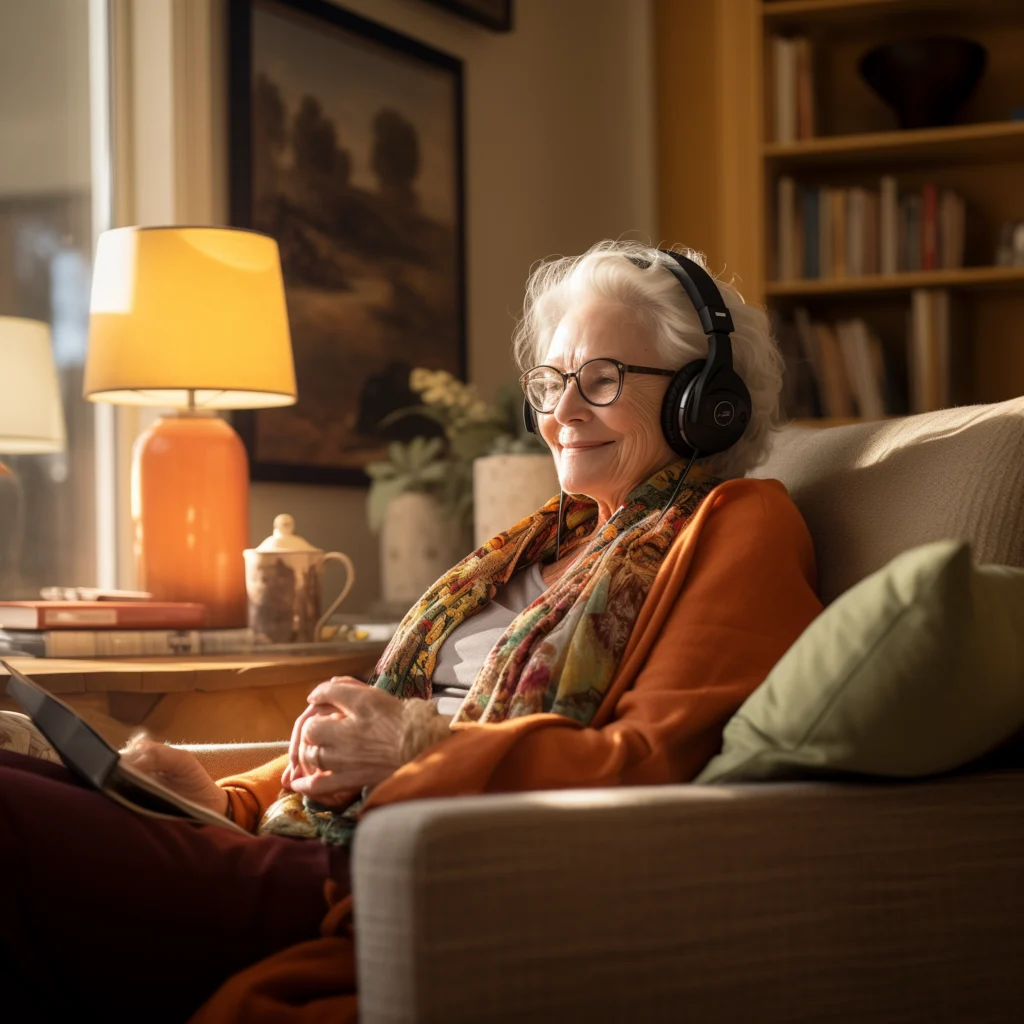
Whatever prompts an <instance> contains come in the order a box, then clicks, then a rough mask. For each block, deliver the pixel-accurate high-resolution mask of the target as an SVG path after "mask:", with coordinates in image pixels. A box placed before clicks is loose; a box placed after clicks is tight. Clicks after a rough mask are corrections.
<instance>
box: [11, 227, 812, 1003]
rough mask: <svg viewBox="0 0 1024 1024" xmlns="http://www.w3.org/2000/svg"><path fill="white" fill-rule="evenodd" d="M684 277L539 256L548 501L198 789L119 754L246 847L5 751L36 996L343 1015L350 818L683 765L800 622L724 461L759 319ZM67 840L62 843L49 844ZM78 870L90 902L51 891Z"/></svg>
mask: <svg viewBox="0 0 1024 1024" xmlns="http://www.w3.org/2000/svg"><path fill="white" fill-rule="evenodd" d="M690 258H691V259H694V260H698V261H699V259H700V258H699V257H698V256H696V255H694V254H690ZM680 265H682V266H683V269H684V270H685V269H686V266H687V265H689V266H690V268H691V274H690V275H687V274H685V273H684V274H683V275H679V274H678V273H677V272H676V271H675V269H674V268H675V267H677V266H680ZM701 268H702V264H698V265H697V266H696V267H693V265H692V264H687V263H686V261H685V259H684V260H683V261H681V262H680V261H678V260H677V259H676V258H675V257H673V256H672V255H671V254H669V253H666V252H662V251H659V250H655V249H650V248H647V247H644V246H641V245H638V244H634V243H624V242H602V243H600V244H598V245H595V246H594V247H593V248H591V249H590V250H589V251H588V252H587V253H585V254H584V255H582V256H580V257H578V258H573V259H557V260H554V261H551V262H548V263H545V264H542V265H540V266H538V267H536V268H535V269H534V271H533V273H532V274H531V277H530V279H529V282H528V285H527V297H526V304H525V311H524V316H523V318H522V320H521V322H520V324H519V326H518V328H517V332H516V338H515V353H516V356H517V359H518V361H519V363H520V365H521V367H522V368H523V370H524V374H523V378H522V380H523V387H524V392H525V397H526V403H527V408H526V409H525V413H526V416H527V420H528V422H529V423H530V425H531V426H532V428H533V429H536V430H537V431H538V432H539V434H540V436H541V437H542V438H543V439H544V441H545V442H546V443H547V445H548V446H549V448H550V449H551V452H552V456H553V458H554V460H555V464H556V467H557V470H558V477H559V481H560V484H561V488H562V494H561V495H559V496H556V497H555V498H553V499H552V500H551V501H550V502H548V503H547V504H546V505H545V506H544V507H543V508H541V509H539V510H538V511H537V512H535V513H534V514H533V515H531V516H529V517H528V518H526V519H524V520H523V521H521V522H519V523H516V524H515V525H514V526H512V527H511V528H510V529H509V530H508V532H506V533H503V534H501V535H499V536H498V537H495V538H494V539H493V540H491V541H489V542H488V543H486V544H484V545H483V546H482V547H481V548H479V549H477V550H476V551H474V552H472V553H471V554H470V555H468V556H467V557H466V558H465V559H463V560H462V561H461V562H460V563H459V564H458V565H456V566H455V567H454V568H453V569H452V570H450V571H449V572H448V573H447V574H446V575H445V576H443V577H442V578H441V579H440V580H438V581H437V583H436V584H434V586H433V587H431V589H430V590H429V591H428V592H427V593H426V594H424V596H423V597H422V598H421V599H420V601H419V602H418V603H417V605H416V606H415V607H414V608H413V609H411V610H410V612H409V613H408V614H407V615H406V617H405V619H404V620H403V622H402V623H401V626H400V627H399V629H398V631H397V633H396V635H395V637H394V639H393V640H392V642H391V644H390V645H389V647H388V649H387V650H386V651H385V653H384V655H383V656H382V658H381V660H380V662H379V664H378V666H377V670H376V673H375V675H374V676H373V678H372V679H371V680H370V683H371V685H369V686H367V685H366V684H364V683H361V682H360V681H358V680H355V679H349V678H345V679H332V680H331V681H329V682H326V683H323V684H321V685H320V686H318V687H317V688H316V689H314V690H313V692H312V693H311V694H310V696H309V707H308V708H307V710H306V711H305V712H304V713H303V714H302V715H301V716H300V718H299V719H298V721H297V722H296V723H295V727H294V730H293V732H292V736H291V745H290V751H289V753H288V755H286V756H285V757H284V758H282V759H280V760H278V761H274V762H272V763H271V764H268V765H266V766H264V767H263V768H261V769H258V770H256V771H253V772H251V773H249V774H247V775H241V776H237V777H233V778H229V779H222V780H220V781H219V782H217V783H214V782H213V781H212V780H210V779H209V777H208V776H207V775H206V773H205V772H204V771H203V769H202V768H201V767H200V766H199V765H198V763H197V762H195V761H194V759H192V758H191V756H190V755H188V754H187V753H185V752H182V751H179V750H175V749H173V748H169V747H164V746H162V745H158V744H155V743H151V742H148V741H138V742H135V743H133V744H132V745H130V747H129V749H128V750H127V752H126V754H125V756H126V757H129V758H130V759H132V760H133V761H134V763H135V764H136V765H137V766H138V767H140V768H142V769H143V770H148V771H152V772H154V773H157V774H159V775H160V777H161V778H162V779H163V780H164V781H165V782H166V783H168V784H170V785H172V786H173V787H175V788H177V789H178V790H179V791H180V792H182V793H183V794H185V795H187V796H189V797H191V798H192V799H193V800H197V801H200V802H202V803H204V804H205V805H207V806H209V807H211V808H213V809H215V810H217V811H218V812H221V813H223V814H225V815H227V816H228V817H229V818H231V819H233V820H234V821H235V822H236V823H238V824H241V825H242V826H243V827H244V828H246V829H247V830H249V831H252V832H259V833H261V834H262V836H261V838H251V839H250V838H246V837H244V836H237V835H235V834H232V833H230V832H228V831H227V830H221V829H217V828H215V827H213V826H207V827H203V828H190V827H186V826H181V825H178V824H171V823H165V822H153V821H149V820H146V819H142V818H139V817H136V816H133V815H131V814H129V813H128V812H125V811H123V810H122V809H120V808H119V807H117V806H116V805H113V804H111V803H109V802H107V801H105V800H103V798H102V797H99V796H97V795H96V794H93V793H90V792H87V791H85V790H82V789H76V788H73V787H72V786H71V785H69V784H68V780H67V777H66V776H65V775H64V774H63V773H62V770H61V769H60V768H59V767H57V766H52V765H42V764H40V762H38V761H30V760H29V759H27V758H16V757H14V756H13V755H5V758H6V759H5V760H4V761H3V767H0V775H2V776H3V778H2V779H0V792H2V797H0V822H6V824H4V825H3V826H2V827H3V828H5V829H6V830H7V833H8V836H7V839H8V841H7V842H5V843H3V845H2V847H0V848H2V849H3V850H4V854H3V856H4V866H5V868H6V870H5V877H6V878H7V879H8V880H9V882H10V881H11V880H12V879H20V878H27V879H28V881H27V883H26V884H27V886H28V888H27V889H25V890H24V891H25V892H30V893H31V898H30V900H29V899H24V900H22V903H21V906H22V911H21V918H20V919H19V918H18V916H17V915H14V918H15V919H14V921H13V923H12V922H11V919H10V915H8V919H7V921H6V922H5V924H4V926H3V928H4V929H5V930H4V934H5V936H7V947H8V948H7V950H6V952H5V954H4V956H5V958H6V959H7V961H8V963H9V964H10V963H14V964H16V965H18V968H19V970H20V971H21V972H22V973H21V975H20V976H21V977H23V978H27V979H29V981H28V983H26V984H24V985H23V988H24V991H25V992H29V993H30V994H31V998H32V1000H33V1003H32V1005H33V1008H34V1009H36V1010H38V1009H39V1007H40V1006H41V1005H43V996H42V994H41V992H40V990H39V989H38V988H37V989H36V990H35V991H34V992H33V991H31V990H32V980H33V979H34V980H35V982H36V985H37V986H41V985H42V984H43V983H44V980H45V979H52V980H57V981H59V984H58V985H54V984H52V980H51V982H50V983H49V985H48V989H47V992H48V997H49V998H50V1001H51V1003H52V1007H51V1010H52V1012H53V1013H56V1012H59V1010H60V1009H61V1008H62V1007H63V1006H64V1004H63V1003H61V998H63V995H64V994H66V995H67V996H68V999H69V1001H70V1003H71V1004H73V1005H76V1006H79V1007H85V1006H94V1007H97V1008H98V1009H99V1010H101V1011H102V1012H103V1013H104V1016H105V1017H106V1019H113V1018H114V1017H116V1016H117V1013H116V1012H112V1010H111V1005H112V1004H111V1000H117V999H121V998H124V996H125V994H126V993H128V992H134V993H137V992H138V991H139V990H140V989H145V988H147V987H150V986H153V985H155V984H158V982H157V981H156V980H155V979H159V978H161V977H162V976H163V975H164V973H165V972H167V971H169V970H170V971H173V973H174V979H175V981H174V991H173V993H170V992H165V993H162V994H161V996H160V998H159V1006H155V1007H149V1008H148V1009H147V1010H146V1011H143V1012H144V1014H145V1016H146V1017H147V1018H149V1019H183V1018H185V1017H187V1016H188V1015H189V1014H193V1013H195V1014H196V1016H195V1019H196V1020H199V1021H222V1020H229V1019H231V1020H234V1019H237V1020H245V1021H259V1020H263V1019H267V1020H270V1019H273V1020H275V1021H277V1020H291V1019H294V1020H312V1019H316V1020H319V1019H321V1017H322V1019H325V1020H326V1019H328V1017H329V1018H330V1019H331V1020H333V1021H338V1020H343V1019H355V1013H356V1009H355V1007H356V1001H355V991H354V957H353V946H352V942H353V938H352V932H351V924H350V909H351V897H350V896H349V894H348V893H349V887H348V876H347V853H346V845H345V844H346V843H347V842H348V840H349V838H350V837H351V834H352V831H353V828H354V827H355V826H356V824H357V822H358V820H359V819H360V818H361V817H362V816H364V815H366V814H367V813H372V812H373V810H374V809H375V808H377V807H381V806H385V805H387V804H394V803H397V802H400V801H404V800H414V799H419V798H423V797H442V796H457V795H462V794H481V793H501V792H514V791H523V790H534V789H554V788H564V787H577V786H616V785H641V784H652V783H673V782H675V783H678V782H685V781H687V780H689V779H692V778H693V777H694V776H695V775H696V774H697V773H698V772H699V771H700V769H701V767H702V766H703V765H704V764H705V763H706V762H707V761H708V759H709V758H710V757H712V756H713V755H714V754H715V753H716V751H717V750H718V748H719V746H720V743H721V735H722V729H723V726H724V725H725V723H726V722H727V720H728V719H729V717H730V716H731V715H732V714H733V713H734V712H735V711H736V709H737V708H738V707H739V706H740V704H742V702H743V701H744V700H745V699H746V697H747V696H748V695H749V694H750V693H751V692H752V691H753V689H754V688H755V687H756V686H757V685H758V684H759V683H760V682H761V681H762V680H763V679H764V678H765V676H766V675H767V674H768V672H769V670H770V669H771V668H772V666H773V665H774V664H775V662H776V661H777V660H778V659H779V658H780V656H781V655H782V654H783V652H784V651H785V650H786V649H787V648H788V647H789V646H790V644H792V643H793V641H794V640H795V639H796V638H797V636H799V634H800V633H801V632H802V630H803V629H804V628H805V627H806V626H807V625H808V623H809V622H810V621H811V620H812V619H813V618H814V617H815V616H816V615H817V614H818V612H819V611H820V610H821V605H820V603H819V601H818V598H817V596H816V594H815V583H816V580H815V566H814V553H813V549H812V545H811V539H810V536H809V534H808V531H807V528H806V526H805V524H804V522H803V520H802V519H801V517H800V514H799V513H798V511H797V509H796V508H795V506H794V505H793V503H792V502H791V500H790V498H789V496H788V495H787V493H786V491H785V489H784V487H783V486H782V485H781V484H780V483H779V482H778V481H774V480H757V479H746V478H744V474H745V473H746V472H747V471H748V470H749V469H751V468H753V467H754V466H756V465H758V464H759V463H760V462H762V461H763V460H764V458H765V456H766V454H767V452H768V449H769V446H770V443H771V437H772V431H773V428H774V417H775V415H776V410H777V405H778V397H779V392H780V388H781V375H782V363H781V359H780V356H779V353H778V350H777V348H776V346H775V343H774V341H773V340H772V338H771V336H770V332H769V326H768V321H767V319H766V317H765V314H764V313H763V312H762V311H761V310H760V309H758V308H756V307H753V306H749V305H746V304H745V303H744V302H743V300H742V298H741V297H740V295H739V294H738V293H737V292H736V291H735V290H734V289H732V288H730V287H729V286H727V285H719V289H720V292H721V295H722V296H723V297H724V302H725V307H727V309H726V308H725V307H722V308H719V307H718V306H717V305H716V303H717V301H718V299H717V293H714V286H713V285H712V284H711V281H710V278H708V277H707V276H706V275H705V274H704V273H703V271H702V269H701ZM709 287H710V291H709V290H708V288H709ZM712 293H714V294H713V295H712ZM709 296H710V298H709ZM716 310H717V311H716ZM716 316H717V317H722V318H723V319H722V321H721V322H719V321H715V319H714V318H715V317H716ZM730 316H731V323H730V322H728V321H729V320H730ZM730 330H731V338H730V333H729V332H730ZM709 339H710V341H709ZM730 341H731V344H730ZM705 359H709V360H710V363H711V366H710V367H708V369H709V371H710V370H714V373H713V374H711V373H708V374H701V373H700V371H701V370H703V369H705V362H704V360H705ZM719 370H721V374H719ZM680 371H681V372H680ZM737 375H738V377H737ZM698 406H699V410H698ZM684 407H685V408H686V409H687V410H689V411H690V412H694V411H695V410H696V411H699V415H698V416H697V417H696V418H695V419H694V418H692V417H691V419H689V420H688V419H687V418H686V416H681V415H680V409H682V408H684ZM441 691H443V692H445V693H446V694H448V695H452V694H458V695H459V697H460V703H459V705H458V711H457V712H456V713H455V714H454V715H453V716H452V717H447V716H443V715H440V714H438V713H437V709H436V706H435V704H434V703H433V701H432V700H431V698H432V696H434V695H436V693H438V692H441ZM12 782H16V783H18V784H19V786H18V787H17V792H18V793H19V794H20V795H19V797H18V798H17V799H12V798H11V797H10V796H9V793H11V792H12V786H11V785H9V783H12ZM40 805H46V806H47V811H46V813H45V815H44V816H42V817H33V815H32V812H33V810H35V812H38V810H39V808H40ZM44 822H45V824H43V823H44ZM58 828H59V829H60V834H62V835H64V836H68V837H71V838H73V843H72V844H70V847H71V848H70V849H69V850H66V849H65V847H64V845H63V844H62V843H59V842H57V843H55V842H48V843H44V842H43V841H42V840H43V839H44V838H46V837H47V836H50V837H53V836H55V835H57V834H58V833H57V832H55V831H50V830H53V829H58ZM104 832H105V833H106V834H107V835H108V836H109V837H110V838H107V839H105V840H102V841H100V840H97V838H96V836H97V833H100V834H102V833H104ZM274 833H280V834H284V835H292V836H295V835H308V836H313V835H316V836H319V837H320V838H321V839H323V840H324V842H323V843H308V842H295V841H294V840H293V839H283V838H280V837H278V838H274V837H273V835H274ZM12 835H13V836H14V837H16V839H17V845H13V844H12V843H11V841H10V837H11V836H12ZM15 850H18V851H20V852H14V851H15ZM27 851H32V853H31V856H30V854H29V853H28V852H27ZM97 879H99V880H100V882H99V883H97V884H96V886H95V895H94V896H92V897H89V898H86V897H84V896H78V897H77V898H75V899H72V898H70V897H69V893H68V889H69V888H70V889H72V890H78V889H81V888H82V887H84V886H87V885H90V884H91V883H94V882H96V880H97ZM328 904H329V905H330V906H329V908H328ZM73 905H75V906H76V910H75V914H74V915H73V916H74V921H72V920H70V917H69V915H68V913H67V911H68V910H69V909H71V907H72V906H73ZM111 908H116V916H115V917H113V918H112V916H111ZM325 913H326V916H325ZM40 921H42V922H43V923H42V925H40ZM57 921H59V922H60V927H57V924H56V922H57ZM86 922H95V924H94V925H93V928H94V931H96V933H97V937H95V938H93V939H92V940H91V942H92V944H93V945H92V946H87V945H86V944H83V943H82V942H81V936H82V935H83V934H84V933H85V932H86V931H87V929H88V927H89V925H88V924H87V923H86ZM69 930H70V934H71V936H72V937H74V936H78V937H79V938H78V939H77V941H76V940H75V939H74V938H68V937H67V935H66V934H65V933H67V932H68V931H69ZM104 930H106V931H107V932H113V933H114V934H113V935H109V934H108V935H107V936H104V935H103V932H104ZM126 933H133V934H134V933H137V935H138V942H137V943H136V944H135V946H134V947H133V945H132V942H131V938H132V934H128V935H127V937H128V938H129V942H127V943H126V942H125V941H124V940H125V937H126ZM111 943H113V944H114V945H115V947H116V948H113V949H112V948H111V945H110V944H111ZM96 945H98V946H99V948H100V951H101V953H102V955H97V956H93V955H91V954H90V952H89V949H90V948H94V947H95V946H96ZM125 947H131V948H125ZM26 998H29V997H28V996H26ZM204 1000H206V1002H205V1003H204ZM201 1004H203V1005H202V1007H201V1008H200V1006H201ZM114 1005H115V1006H116V1005H122V1004H117V1003H115V1004H114ZM135 1009H137V1007H135ZM197 1011H198V1012H197Z"/></svg>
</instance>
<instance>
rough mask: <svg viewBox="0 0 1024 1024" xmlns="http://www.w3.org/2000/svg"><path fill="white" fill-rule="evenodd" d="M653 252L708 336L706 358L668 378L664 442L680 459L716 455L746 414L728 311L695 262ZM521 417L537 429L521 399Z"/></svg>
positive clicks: (736, 435) (640, 263)
mask: <svg viewBox="0 0 1024 1024" xmlns="http://www.w3.org/2000/svg"><path fill="white" fill-rule="evenodd" d="M658 252H660V253H663V254H664V255H666V256H669V257H671V259H672V260H673V262H672V263H671V264H663V265H664V267H665V269H666V270H667V271H669V272H670V273H671V274H672V275H673V276H674V277H675V279H676V280H677V281H678V282H679V283H680V284H681V285H682V286H683V289H684V290H685V291H686V294H687V295H688V296H689V298H690V301H691V302H692V303H693V308H694V309H695V310H696V311H697V316H699V317H700V323H701V327H703V328H704V333H705V334H706V335H707V338H708V357H707V359H695V360H694V361H693V362H691V363H687V364H686V365H685V366H684V367H682V368H681V369H679V370H677V371H676V373H675V375H674V376H673V377H672V380H671V381H670V383H669V386H668V390H667V391H666V392H665V399H664V401H663V402H662V405H661V430H662V433H663V434H664V435H665V440H666V441H667V442H668V444H669V447H670V448H671V449H672V450H673V451H674V452H676V454H678V455H681V456H682V457H684V458H690V459H691V460H692V459H693V458H695V457H696V456H698V455H701V456H704V455H717V454H718V453H719V452H724V451H725V450H726V448H731V447H732V446H733V445H734V444H735V443H736V442H737V441H738V440H739V439H740V438H741V437H742V436H743V432H744V431H745V430H746V429H747V424H748V423H749V422H750V413H751V405H750V392H749V391H748V390H747V386H746V384H744V383H743V380H742V379H741V378H740V376H739V374H737V373H736V371H735V370H734V369H733V368H732V341H731V340H730V338H729V335H730V334H731V333H732V331H733V325H732V315H731V314H730V313H729V309H728V307H727V306H726V304H725V300H724V299H723V298H722V293H721V292H720V291H719V290H718V287H717V286H716V285H715V282H714V279H713V278H712V277H711V275H710V274H709V273H708V272H707V271H706V270H705V269H704V268H703V267H702V266H701V265H700V264H699V263H694V261H693V260H691V259H688V258H687V257H686V256H681V255H680V254H679V253H677V252H671V251H669V250H668V249H659V250H658ZM626 259H628V260H629V261H630V262H631V263H632V264H634V265H635V266H637V267H640V268H641V269H642V270H646V269H647V267H649V266H650V265H651V264H650V263H649V262H648V261H647V260H643V259H639V258H636V257H633V256H627V257H626ZM523 422H524V424H525V425H526V429H527V430H528V431H529V432H530V433H531V434H535V433H537V413H536V412H535V411H534V408H533V406H531V405H530V403H529V402H528V401H527V400H526V399H525V398H524V399H523Z"/></svg>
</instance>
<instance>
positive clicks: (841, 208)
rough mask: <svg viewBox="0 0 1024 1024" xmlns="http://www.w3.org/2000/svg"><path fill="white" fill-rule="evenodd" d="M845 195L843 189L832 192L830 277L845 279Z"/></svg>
mask: <svg viewBox="0 0 1024 1024" xmlns="http://www.w3.org/2000/svg"><path fill="white" fill-rule="evenodd" d="M846 195H847V190H846V189H845V188H835V189H833V190H832V204H831V205H832V276H833V277H846V276H847V275H848V274H849V272H850V271H849V268H848V267H847V265H846V231H847V224H846Z"/></svg>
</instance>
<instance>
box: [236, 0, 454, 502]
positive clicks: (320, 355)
mask: <svg viewBox="0 0 1024 1024" xmlns="http://www.w3.org/2000/svg"><path fill="white" fill-rule="evenodd" d="M463 123H464V118H463V69H462V61H461V60H459V59H458V58H456V57H453V56H451V55H450V54H446V53H443V52H441V51H439V50H437V49H434V48H433V47H430V46H427V45H425V44H424V43H421V42H419V41H417V40H415V39H412V38H410V37H408V36H405V35H402V34H400V33H398V32H395V31H393V30H392V29H389V28H387V27H385V26H383V25H380V24H378V23H376V22H373V21H370V20H369V19H366V18H363V17H361V16H359V15H356V14H353V13H351V12H349V11H346V10H343V9H342V8H339V7H337V6H335V5H334V4H332V3H327V2H324V0H229V5H228V126H229V128H228V134H229V140H228V141H229V161H228V182H229V218H230V222H231V224H232V226H235V227H241V228H249V229H252V230H257V231H263V232H264V233H266V234H269V235H271V236H272V237H274V238H275V239H276V240H277V242H278V245H279V247H280V250H281V262H282V269H283V273H284V282H285V295H286V299H287V302H288V316H289V322H290V325H291V333H292V348H293V352H294V355H295V369H296V377H297V383H298V392H299V397H298V402H297V404H296V405H294V406H288V407H284V408H274V409H258V410H247V411H240V412H236V413H234V414H233V416H232V420H233V422H234V425H235V427H236V429H237V430H238V432H239V434H240V435H241V437H242V440H243V441H244V443H245V446H246V449H247V452H248V455H249V465H250V476H251V478H252V479H253V480H267V481H281V482H289V483H320V484H341V485H348V486H366V485H368V483H369V477H368V476H367V474H366V472H365V466H366V465H367V464H368V463H370V462H373V461H376V460H378V459H383V458H386V456H387V445H388V443H389V442H390V441H395V440H409V439H411V437H413V436H415V435H416V434H423V435H431V434H436V433H437V430H438V428H437V425H436V424H435V423H434V422H433V421H431V420H424V419H423V418H421V417H408V418H397V420H396V419H391V420H387V419H386V417H388V416H389V414H391V413H393V412H396V411H397V410H398V409H401V408H406V407H408V406H410V405H414V404H416V403H417V401H418V398H417V396H416V395H415V393H414V392H412V391H411V390H410V388H409V384H408V379H409V372H410V370H411V369H412V368H413V367H416V366H424V367H427V368H429V369H433V370H447V371H448V372H450V373H452V374H453V375H454V376H456V377H459V378H461V379H463V380H464V379H465V378H466V278H465V256H464V253H465V241H464V232H465V227H464V224H465V198H464V185H463V175H464V171H463V160H464V139H463V130H464V129H463ZM382 420H385V422H384V423H383V424H382V423H381V421H382Z"/></svg>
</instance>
